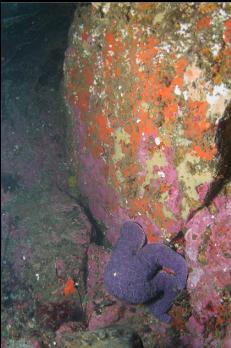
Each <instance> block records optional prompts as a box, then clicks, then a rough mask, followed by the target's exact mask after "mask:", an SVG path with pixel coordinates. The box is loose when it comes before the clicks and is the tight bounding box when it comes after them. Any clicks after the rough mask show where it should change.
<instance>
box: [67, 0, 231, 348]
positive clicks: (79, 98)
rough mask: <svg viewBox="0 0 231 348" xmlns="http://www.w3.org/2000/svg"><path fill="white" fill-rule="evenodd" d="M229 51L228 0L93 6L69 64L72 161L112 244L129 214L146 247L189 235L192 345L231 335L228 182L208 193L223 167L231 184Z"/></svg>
mask: <svg viewBox="0 0 231 348" xmlns="http://www.w3.org/2000/svg"><path fill="white" fill-rule="evenodd" d="M230 54H231V16H230V4H226V3H199V4H196V3H181V4H179V3H178V4H168V3H164V4H163V3H117V4H114V3H97V4H95V3H94V4H92V5H89V6H86V8H85V9H84V11H82V14H81V15H80V14H79V13H76V16H75V19H74V21H73V25H72V28H71V30H70V38H69V47H68V49H67V51H66V58H65V64H64V71H65V98H66V103H67V106H68V110H69V115H70V117H69V120H70V121H69V135H70V137H69V139H70V144H69V145H70V152H71V159H72V163H73V165H74V167H75V170H76V176H77V178H78V186H79V188H80V190H81V193H82V194H83V195H85V196H86V197H87V198H88V202H89V207H90V209H91V212H92V213H93V215H94V216H95V218H96V219H98V220H99V221H101V222H103V223H104V224H105V226H106V229H107V231H106V238H107V240H109V241H110V242H111V243H112V244H114V243H115V242H116V241H117V239H118V237H119V230H120V226H121V225H122V224H123V223H124V222H125V221H127V220H129V219H136V221H138V222H140V224H141V225H142V226H144V229H145V233H146V235H147V238H148V241H149V242H163V241H168V240H170V239H172V238H174V237H175V236H176V235H177V234H178V232H179V231H180V230H182V231H183V232H185V233H186V238H185V244H184V245H183V248H184V249H185V253H186V259H187V261H188V262H189V266H190V275H189V281H188V290H189V294H190V296H191V306H192V315H191V317H190V320H189V321H185V320H183V321H181V322H179V320H178V322H177V325H178V328H179V329H180V330H181V329H182V328H183V331H184V332H183V333H182V332H181V337H182V339H184V340H185V341H187V342H189V343H187V344H190V345H191V346H193V345H194V346H195V347H198V346H203V345H204V346H205V345H206V344H209V345H210V346H216V345H217V344H218V343H217V342H221V341H222V340H224V342H225V340H228V338H227V336H226V331H227V325H228V318H227V316H228V311H227V308H228V279H227V278H228V277H227V274H228V273H227V272H228V271H229V269H230V263H229V262H230V259H229V257H230V254H229V252H228V251H227V250H228V242H229V238H228V231H230V218H229V217H230V214H231V212H230V186H229V185H226V187H224V185H223V189H222V185H221V187H219V188H216V189H214V191H213V192H215V194H217V193H218V192H219V191H221V192H220V193H219V196H218V197H217V202H219V203H215V201H214V196H215V195H208V192H209V187H210V185H211V183H212V182H213V180H214V176H215V175H216V169H217V166H219V163H223V165H224V168H226V169H225V170H221V169H220V170H219V169H218V170H217V172H218V174H219V175H221V177H222V178H221V179H219V178H217V182H219V180H221V182H222V184H224V183H226V182H227V177H228V169H227V168H228V166H227V163H226V164H225V162H227V160H228V159H229V155H227V154H229V153H230V152H229V151H228V152H227V143H226V142H224V141H223V140H221V139H223V137H222V136H219V137H218V140H217V143H216V134H217V133H219V134H222V132H220V131H221V128H219V127H221V126H222V124H224V123H225V124H226V129H229V128H228V127H229V125H230V115H229V113H226V116H224V117H223V115H224V111H225V108H226V106H227V104H228V101H229V99H230V96H231V92H230V77H231V76H230V71H231V69H230V68H231V66H230ZM222 117H223V119H222ZM219 134H218V135H219ZM223 134H224V133H223ZM222 151H223V152H222ZM219 161H220V162H219ZM221 189H222V190H221ZM208 197H210V199H208ZM205 198H206V199H205ZM204 203H206V204H204ZM203 205H204V207H203V209H200V210H198V209H199V208H201V207H202V206H203ZM193 212H194V213H195V214H194V216H193V215H192V213H193ZM192 216H193V217H192ZM212 216H213V218H212ZM219 226H220V227H219ZM185 233H184V234H185ZM208 269H209V271H208ZM215 274H216V275H217V276H216V277H215V279H214V275H215ZM219 275H220V276H219ZM192 284H193V286H191V285H192ZM221 308H222V310H221ZM187 309H188V308H186V312H187V314H186V317H188V316H187V315H189V313H188V311H187ZM184 310H185V308H184ZM179 313H180V311H178V318H179V317H180V315H179ZM182 313H184V311H183V310H182V311H181V314H182ZM189 316H190V315H189ZM183 323H184V324H183ZM195 328H197V330H195ZM198 328H200V330H199V329H198ZM195 332H197V333H196V334H195V339H192V336H194V333H195ZM212 332H214V333H213V334H212ZM188 337H189V338H188ZM225 337H226V338H225ZM198 342H199V343H198Z"/></svg>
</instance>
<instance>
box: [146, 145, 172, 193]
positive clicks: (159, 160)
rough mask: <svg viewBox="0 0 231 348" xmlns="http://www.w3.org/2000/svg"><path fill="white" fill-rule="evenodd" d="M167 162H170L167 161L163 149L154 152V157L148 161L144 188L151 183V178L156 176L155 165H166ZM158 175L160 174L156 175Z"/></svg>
mask: <svg viewBox="0 0 231 348" xmlns="http://www.w3.org/2000/svg"><path fill="white" fill-rule="evenodd" d="M167 164H168V163H167V160H166V157H165V154H164V153H163V152H161V151H156V152H155V153H154V154H153V156H152V158H150V159H148V160H147V161H146V175H145V181H144V183H143V185H142V188H144V187H145V186H146V185H149V184H150V181H151V179H153V178H154V177H155V173H154V172H153V167H154V166H159V167H164V166H166V165H167ZM156 177H158V176H157V175H156Z"/></svg>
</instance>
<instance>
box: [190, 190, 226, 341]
mask: <svg viewBox="0 0 231 348" xmlns="http://www.w3.org/2000/svg"><path fill="white" fill-rule="evenodd" d="M230 216H231V199H230V198H228V197H227V196H224V195H220V196H219V197H217V198H216V199H215V201H214V204H213V206H212V207H211V208H210V210H209V209H207V208H204V209H203V210H201V211H200V212H198V213H197V214H196V215H195V216H194V217H193V218H192V220H191V221H190V222H189V223H188V225H187V227H188V231H187V233H186V248H185V251H186V257H187V260H188V265H189V267H190V268H191V272H190V274H189V278H188V291H189V293H190V296H191V305H192V308H193V312H192V316H191V318H190V320H189V322H188V324H187V325H188V328H189V331H190V332H191V336H190V337H191V338H190V339H191V340H192V337H193V342H194V346H195V347H203V346H204V344H205V342H207V340H208V338H205V335H204V333H205V331H206V332H209V335H208V337H209V340H210V341H211V342H213V341H214V347H215V346H216V344H218V343H215V342H216V330H220V329H221V328H222V327H224V329H225V327H226V325H227V324H228V321H229V320H230V310H231V308H230V304H229V301H228V286H229V284H230V279H231V260H230V257H229V255H230V250H231V240H230V231H231V218H230ZM212 322H213V324H211V323H212ZM217 339H218V338H217ZM211 346H213V345H211Z"/></svg>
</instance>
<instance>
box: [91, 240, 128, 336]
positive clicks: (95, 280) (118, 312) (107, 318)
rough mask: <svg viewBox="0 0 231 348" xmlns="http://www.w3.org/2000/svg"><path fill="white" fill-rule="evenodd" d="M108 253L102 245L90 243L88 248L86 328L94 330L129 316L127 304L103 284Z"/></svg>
mask: <svg viewBox="0 0 231 348" xmlns="http://www.w3.org/2000/svg"><path fill="white" fill-rule="evenodd" d="M109 258H110V254H109V253H108V252H107V251H105V250H104V249H103V248H102V247H99V246H97V245H90V247H89V249H88V278H87V298H88V302H87V307H86V314H87V318H88V329H89V330H95V329H96V328H99V327H104V326H108V325H110V324H113V323H115V322H118V321H119V320H121V319H123V318H125V317H129V316H131V315H132V313H131V312H130V311H129V308H130V307H129V305H124V304H122V303H120V302H117V301H115V299H114V298H113V297H112V296H111V295H109V294H108V293H107V292H106V290H105V288H104V286H103V279H104V272H105V268H106V264H107V263H108V261H109Z"/></svg>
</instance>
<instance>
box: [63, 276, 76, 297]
mask: <svg viewBox="0 0 231 348" xmlns="http://www.w3.org/2000/svg"><path fill="white" fill-rule="evenodd" d="M75 292H76V288H75V282H74V280H73V279H72V278H68V280H67V282H66V286H65V288H64V290H63V293H64V296H68V295H73V294H74V293H75Z"/></svg>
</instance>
